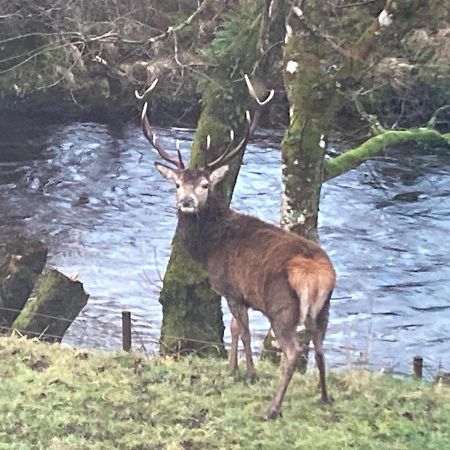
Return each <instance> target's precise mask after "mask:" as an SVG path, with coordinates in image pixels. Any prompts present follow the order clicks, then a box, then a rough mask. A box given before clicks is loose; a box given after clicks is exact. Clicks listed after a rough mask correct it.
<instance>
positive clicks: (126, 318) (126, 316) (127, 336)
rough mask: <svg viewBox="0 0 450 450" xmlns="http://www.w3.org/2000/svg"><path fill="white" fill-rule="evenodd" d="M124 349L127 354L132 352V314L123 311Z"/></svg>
mask: <svg viewBox="0 0 450 450" xmlns="http://www.w3.org/2000/svg"><path fill="white" fill-rule="evenodd" d="M122 348H123V350H124V351H125V352H129V351H130V350H131V313H130V311H122Z"/></svg>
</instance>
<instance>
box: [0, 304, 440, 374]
mask: <svg viewBox="0 0 450 450" xmlns="http://www.w3.org/2000/svg"><path fill="white" fill-rule="evenodd" d="M1 311H6V312H10V313H11V312H12V313H17V314H20V313H21V310H19V309H14V308H8V307H4V306H0V333H3V334H8V333H9V334H17V335H19V336H26V337H30V336H31V337H35V338H38V339H39V340H47V341H48V340H50V341H54V342H60V341H61V339H62V337H63V336H62V335H55V334H51V333H49V332H48V329H49V327H50V325H47V326H46V327H45V329H43V330H40V331H35V330H27V329H22V328H17V327H14V326H6V325H2V316H1ZM33 314H34V315H35V316H37V317H42V318H45V319H51V320H54V321H62V322H65V323H66V324H67V323H68V324H71V323H72V322H73V320H72V319H69V318H65V317H61V316H56V315H50V314H42V313H33ZM136 323H137V320H136V319H133V317H132V315H131V312H130V311H122V335H121V341H122V349H123V350H124V351H126V352H129V351H131V350H133V351H138V352H142V353H144V354H145V355H146V356H148V357H150V356H156V355H157V354H158V350H155V351H151V350H149V349H148V348H147V344H146V342H147V343H148V342H151V343H152V344H154V347H155V348H160V349H167V351H168V352H169V353H176V354H177V355H178V356H182V355H184V354H187V353H199V354H202V353H204V352H206V351H208V352H209V353H211V350H213V351H216V352H217V355H218V356H221V355H223V353H224V350H229V345H227V343H224V342H214V341H208V340H202V339H194V338H189V337H185V336H172V335H165V338H166V340H167V342H164V341H162V340H161V339H160V338H154V337H151V336H148V335H146V336H145V338H144V336H143V335H142V333H141V332H139V330H138V329H137V326H136ZM154 335H156V333H153V336H154ZM176 342H178V343H179V344H180V347H179V351H178V352H176V351H174V345H173V344H174V343H176ZM186 343H190V344H192V346H189V347H186V346H185V344H186ZM182 344H183V345H182ZM309 350H313V348H312V347H311V348H309ZM163 352H164V350H163ZM263 353H265V354H266V355H270V354H272V355H277V356H280V355H281V351H280V350H279V349H273V348H272V349H270V348H267V349H266V348H265V349H264V350H262V351H254V350H252V355H253V356H254V357H260V356H261V355H262V354H263ZM399 359H400V357H399ZM404 361H406V360H404ZM404 361H403V362H404ZM398 364H400V363H399V362H398V363H397V364H396V365H398ZM396 365H393V366H392V367H390V368H388V369H387V370H384V371H385V372H390V373H394V374H396V373H398V374H399V375H405V373H401V372H396V370H395V366H396ZM408 365H409V366H410V367H411V369H412V374H413V376H414V378H416V379H422V378H426V379H429V380H433V379H438V378H439V376H441V375H443V374H444V372H443V368H442V367H441V366H440V365H439V366H438V367H436V366H435V365H432V364H429V363H427V362H425V361H424V359H423V358H422V357H421V356H414V357H413V358H412V359H411V358H408ZM345 366H346V367H352V366H356V367H359V368H372V369H374V368H375V369H376V367H374V366H373V365H372V366H371V364H370V362H369V361H368V360H367V358H365V357H364V356H363V355H361V358H360V359H359V360H356V361H347V364H345ZM378 369H380V368H379V367H378ZM381 370H383V369H381Z"/></svg>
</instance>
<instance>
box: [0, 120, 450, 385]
mask: <svg viewBox="0 0 450 450" xmlns="http://www.w3.org/2000/svg"><path fill="white" fill-rule="evenodd" d="M0 131H1V133H0V232H1V233H2V234H3V235H9V234H15V233H24V234H26V235H32V236H36V237H38V238H40V239H42V240H43V241H44V242H45V243H46V244H47V245H48V247H49V264H50V265H52V266H54V267H56V268H58V269H59V270H61V271H62V272H64V273H66V274H69V275H75V274H78V276H79V278H80V280H81V281H82V282H83V283H84V286H85V289H86V291H87V292H88V293H89V294H90V300H89V303H88V305H87V307H86V308H85V309H84V311H83V312H82V313H81V314H80V316H79V317H78V319H77V320H76V321H75V322H74V323H73V325H72V326H71V328H70V329H69V331H68V333H67V335H66V336H65V338H64V341H65V342H66V343H68V344H72V345H76V346H86V347H90V348H94V347H95V348H117V347H120V345H121V343H120V342H121V311H122V310H130V311H131V313H132V317H133V330H134V331H133V333H134V337H133V339H134V342H135V346H136V347H138V348H139V347H143V348H145V350H146V351H148V352H153V351H156V349H157V341H158V337H159V328H160V324H161V307H160V304H159V303H158V292H159V289H160V287H161V276H162V274H163V273H164V270H165V267H166V264H167V259H168V256H169V253H170V242H171V238H172V235H173V232H174V230H175V223H176V216H175V208H174V204H175V202H174V192H173V190H172V188H171V186H170V185H169V184H168V183H167V182H165V181H164V180H163V179H162V178H161V177H160V175H159V174H158V173H157V172H156V170H154V166H153V162H154V161H155V160H156V156H155V154H154V152H153V151H151V150H150V148H149V145H148V143H147V141H146V140H145V139H144V138H143V137H142V133H141V131H140V129H139V128H138V127H137V126H133V125H121V124H120V123H114V124H99V123H80V122H75V123H69V124H65V125H54V124H45V123H36V122H35V121H27V120H22V119H21V120H20V121H15V120H13V119H11V118H5V117H3V118H2V121H1V124H0ZM159 132H160V139H161V142H162V144H163V145H164V146H166V147H167V148H171V147H173V145H174V138H177V139H179V140H180V141H181V148H182V151H183V152H184V153H185V158H187V155H188V151H189V146H190V142H191V140H192V137H193V134H192V132H191V131H189V130H181V129H171V130H159ZM278 141H279V136H277V137H275V138H274V136H273V135H272V134H271V133H268V132H265V133H263V134H262V135H261V136H259V139H257V140H256V141H255V142H254V143H253V144H251V145H250V146H249V148H248V151H247V154H246V157H245V164H244V165H243V167H242V170H241V175H240V177H239V181H238V184H237V187H236V193H235V196H234V199H233V205H232V206H233V208H235V209H237V210H239V211H242V212H246V213H249V214H252V215H255V216H258V217H260V218H262V219H264V220H266V221H269V222H272V223H277V222H278V221H279V205H280V190H281V185H280V175H281V165H280V153H279V149H278V147H279V145H278V144H277V142H278ZM449 231H450V155H449V154H448V152H446V151H444V150H430V149H428V150H427V149H411V148H408V147H405V148H402V149H401V150H397V151H395V152H390V153H389V156H388V157H387V158H383V159H379V160H375V161H372V162H370V163H367V164H365V165H363V166H361V167H360V168H358V169H357V170H353V171H351V172H348V173H346V174H344V175H342V176H341V177H339V178H336V179H334V180H331V181H329V182H327V183H326V184H325V185H324V187H323V191H322V199H321V212H320V230H319V232H320V239H321V244H322V246H323V247H324V248H325V249H326V251H327V252H328V253H329V255H330V257H331V259H332V260H333V263H334V265H335V267H336V271H337V275H338V281H337V286H336V289H335V292H334V296H333V300H332V307H331V317H330V326H329V331H328V334H327V337H326V340H325V346H326V354H327V358H328V363H329V365H331V366H334V367H341V366H353V365H361V366H364V367H367V366H368V367H372V368H377V369H384V370H386V371H392V372H402V373H405V372H410V371H411V361H412V358H413V357H414V356H416V355H420V356H422V357H424V359H425V374H426V375H427V376H428V377H431V376H433V375H435V374H436V373H438V372H439V371H450V352H449V348H450V320H449V319H450V265H449V252H450V245H449V239H448V236H449ZM224 314H225V323H226V325H228V323H229V319H230V315H229V313H228V309H227V308H226V306H225V305H224ZM267 328H268V323H267V321H266V319H265V318H264V317H262V316H261V315H260V314H259V313H253V314H252V315H251V329H252V333H253V336H254V337H253V346H254V348H255V350H258V349H259V348H260V345H261V341H262V338H263V336H264V334H265V332H266V330H267ZM228 337H229V334H228V330H227V332H226V339H227V341H228Z"/></svg>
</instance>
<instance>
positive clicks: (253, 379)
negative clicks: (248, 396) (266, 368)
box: [247, 372, 259, 384]
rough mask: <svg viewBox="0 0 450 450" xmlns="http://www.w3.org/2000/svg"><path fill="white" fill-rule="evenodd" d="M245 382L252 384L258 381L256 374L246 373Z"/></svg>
mask: <svg viewBox="0 0 450 450" xmlns="http://www.w3.org/2000/svg"><path fill="white" fill-rule="evenodd" d="M247 380H248V381H249V382H250V383H252V384H253V383H256V382H257V381H258V380H259V377H258V375H256V372H247Z"/></svg>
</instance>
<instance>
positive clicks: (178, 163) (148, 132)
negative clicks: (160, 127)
mask: <svg viewBox="0 0 450 450" xmlns="http://www.w3.org/2000/svg"><path fill="white" fill-rule="evenodd" d="M157 82H158V79H156V80H155V81H154V82H153V83H152V85H151V86H150V87H149V88H148V89H147V90H146V91H145V94H144V95H146V94H148V93H149V92H151V91H152V90H153V89H154V87H155V86H156V83H157ZM144 95H143V96H142V97H144ZM147 107H148V103H147V102H145V103H144V106H143V108H142V113H141V125H142V130H143V132H144V136H145V137H146V138H147V140H148V141H149V142H150V144H152V147H153V148H154V149H155V150H156V151H157V152H158V154H159V156H161V158H163V159H164V160H166V161H167V162H169V163H171V164H173V165H174V166H175V167H176V168H177V169H184V163H183V159H182V158H181V153H180V149H179V148H178V147H177V158H175V157H173V156H171V155H170V154H169V153H168V152H167V151H166V150H164V149H163V148H162V147H161V146H160V145H159V144H158V142H157V141H156V135H155V133H154V132H153V130H152V127H151V126H150V123H149V121H148V119H147Z"/></svg>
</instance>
